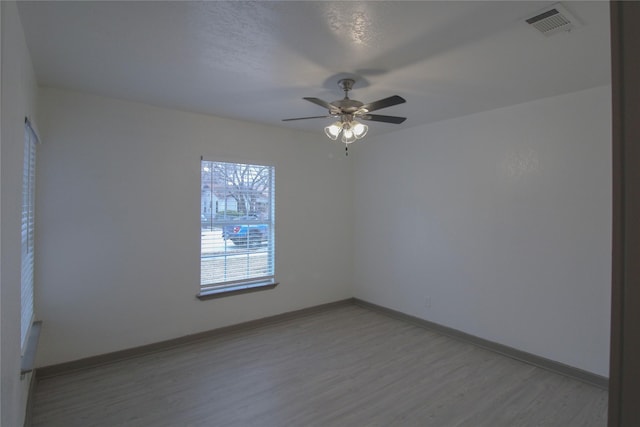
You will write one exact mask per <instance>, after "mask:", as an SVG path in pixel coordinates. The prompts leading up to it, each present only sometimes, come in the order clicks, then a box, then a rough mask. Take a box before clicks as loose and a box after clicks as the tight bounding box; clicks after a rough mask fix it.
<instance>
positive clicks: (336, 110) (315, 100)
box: [302, 98, 340, 114]
mask: <svg viewBox="0 0 640 427" xmlns="http://www.w3.org/2000/svg"><path fill="white" fill-rule="evenodd" d="M302 99H305V100H307V101H309V102H313V103H314V104H316V105H319V106H321V107H324V108H326V109H327V110H329V111H330V112H331V113H332V114H333V113H339V112H340V109H339V108H337V107H336V106H335V105H331V104H329V103H328V102H327V101H323V100H322V99H318V98H302Z"/></svg>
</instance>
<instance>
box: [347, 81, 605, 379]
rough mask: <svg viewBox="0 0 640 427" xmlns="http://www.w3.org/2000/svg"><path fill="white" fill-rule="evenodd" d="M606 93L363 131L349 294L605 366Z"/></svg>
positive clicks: (582, 364) (574, 361) (556, 356)
mask: <svg viewBox="0 0 640 427" xmlns="http://www.w3.org/2000/svg"><path fill="white" fill-rule="evenodd" d="M610 93H611V90H610V87H599V88H594V89H590V90H586V91H582V92H578V93H574V94H569V95H564V96H558V97H553V98H547V99H542V100H538V101H534V102H529V103H525V104H521V105H516V106H512V107H508V108H502V109H498V110H493V111H488V112H483V113H479V114H474V115H471V116H466V117H461V118H457V119H454V120H449V121H444V122H438V123H434V124H430V125H426V126H422V127H416V128H409V129H406V130H404V131H401V132H396V133H393V134H390V135H387V136H381V137H378V138H375V137H369V136H368V137H367V140H366V142H365V143H366V145H367V147H366V150H365V149H364V147H363V149H361V150H359V152H358V156H356V157H354V158H355V161H354V181H355V187H354V194H355V239H354V241H355V260H354V262H355V267H354V268H355V271H354V275H355V284H354V294H355V296H356V297H357V298H361V299H364V300H366V301H370V302H373V303H376V304H379V305H382V306H386V307H389V308H392V309H395V310H399V311H401V312H404V313H407V314H411V315H414V316H418V317H421V318H424V319H427V320H430V321H433V322H437V323H439V324H442V325H446V326H449V327H452V328H455V329H458V330H462V331H464V332H467V333H470V334H473V335H476V336H479V337H482V338H485V339H489V340H492V341H495V342H499V343H502V344H505V345H509V346H512V347H515V348H518V349H521V350H524V351H527V352H530V353H533V354H536V355H540V356H543V357H547V358H549V359H552V360H555V361H559V362H562V363H565V364H568V365H571V366H574V367H577V368H581V369H584V370H587V371H590V372H593V373H596V374H599V375H604V376H607V375H608V356H609V310H610V307H609V304H610V282H611V279H610V270H611V266H610V257H611V243H610V242H611V231H610V229H611V213H610V211H611V175H612V171H611V110H610ZM427 297H428V298H430V308H427V307H426V304H425V299H426V298H427Z"/></svg>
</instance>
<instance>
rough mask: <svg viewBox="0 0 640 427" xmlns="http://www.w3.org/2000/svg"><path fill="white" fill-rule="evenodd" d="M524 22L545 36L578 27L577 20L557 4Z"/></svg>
mask: <svg viewBox="0 0 640 427" xmlns="http://www.w3.org/2000/svg"><path fill="white" fill-rule="evenodd" d="M525 22H526V23H527V24H529V25H531V26H532V27H533V28H535V29H536V30H538V31H540V32H541V33H542V34H544V35H545V36H551V35H553V34H557V33H560V32H564V31H571V30H573V29H574V28H576V27H578V26H579V23H578V20H577V19H576V18H575V17H574V16H573V15H571V13H569V11H568V10H567V9H566V8H564V7H563V6H562V5H561V4H559V3H558V4H555V5H553V6H551V7H549V8H546V9H544V10H542V11H540V12H539V13H538V14H537V15H536V16H533V17H531V18H528V19H526V20H525Z"/></svg>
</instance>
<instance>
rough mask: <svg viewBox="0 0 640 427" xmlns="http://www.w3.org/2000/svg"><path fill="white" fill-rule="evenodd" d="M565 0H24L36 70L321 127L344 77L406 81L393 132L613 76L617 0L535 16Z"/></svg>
mask: <svg viewBox="0 0 640 427" xmlns="http://www.w3.org/2000/svg"><path fill="white" fill-rule="evenodd" d="M551 4H553V2H525V1H514V2H505V1H502V2H483V1H472V2H420V1H412V2H399V1H372V2H315V1H303V2H291V1H282V2H281V1H273V2H270V1H260V2H244V1H229V2H226V1H215V2H182V1H181V2H151V1H142V2H134V1H129V2H99V1H92V2H75V1H74V2H58V1H55V2H29V1H21V2H19V4H18V7H19V10H20V15H21V19H22V23H23V27H24V29H25V35H26V38H27V43H28V46H29V50H30V52H31V56H32V59H33V63H34V67H35V70H36V75H37V78H38V82H39V83H40V84H41V85H44V86H54V87H62V88H68V89H75V90H81V91H86V92H91V93H97V94H101V95H106V96H111V97H116V98H123V99H129V100H134V101H140V102H145V103H149V104H153V105H159V106H164V107H170V108H178V109H182V110H187V111H196V112H202V113H207V114H213V115H216V116H221V117H229V118H236V119H242V120H249V121H253V122H259V123H267V124H273V125H277V126H285V127H289V128H294V129H302V130H307V131H312V132H320V133H322V127H323V126H324V125H325V124H327V123H329V122H330V121H331V120H329V119H325V120H323V119H315V120H307V121H296V122H287V123H283V122H282V121H281V119H283V118H289V117H299V116H317V115H322V114H324V113H325V111H324V110H323V109H322V108H321V107H319V106H317V105H314V104H311V103H309V102H306V101H304V100H302V97H304V96H307V97H318V98H321V99H324V100H327V101H333V100H336V99H339V98H341V97H342V93H341V91H340V90H339V89H338V87H337V85H336V82H337V80H338V79H339V78H340V77H344V76H347V75H349V76H355V77H356V78H357V82H356V84H355V87H354V91H353V92H352V93H351V97H352V98H355V99H358V100H360V101H363V102H365V103H366V102H371V101H374V100H377V99H380V98H384V97H387V96H391V95H395V94H398V95H400V96H402V97H404V98H405V99H407V103H406V104H403V105H399V106H394V107H391V108H388V109H384V110H380V111H379V113H380V114H387V115H400V116H406V117H408V119H407V121H406V122H404V123H403V124H401V125H395V124H381V123H374V124H373V126H371V131H374V132H376V133H385V132H389V131H393V130H396V129H401V128H403V127H410V126H417V125H420V124H424V123H429V122H433V121H438V120H443V119H447V118H452V117H457V116H462V115H466V114H470V113H473V112H477V111H482V110H487V109H493V108H498V107H502V106H506V105H512V104H517V103H521V102H525V101H529V100H532V99H537V98H543V97H547V96H552V95H557V94H562V93H568V92H572V91H576V90H581V89H586V88H590V87H594V86H598V85H604V84H608V83H609V81H610V72H609V64H610V61H609V55H610V54H609V12H608V11H609V5H608V2H606V1H592V2H564V3H563V5H564V6H565V7H566V8H567V9H568V10H569V11H570V12H572V13H573V14H574V15H575V16H576V17H577V18H578V19H579V20H580V22H581V23H582V24H583V25H582V26H581V27H580V28H577V29H575V30H573V31H572V32H570V33H563V34H559V35H556V36H552V37H545V36H543V35H541V34H538V33H536V32H535V31H534V30H533V29H531V28H529V26H528V25H526V24H525V23H524V22H523V19H524V18H527V17H530V16H531V15H533V14H535V13H536V12H537V11H539V10H541V9H543V8H544V7H546V6H548V5H551Z"/></svg>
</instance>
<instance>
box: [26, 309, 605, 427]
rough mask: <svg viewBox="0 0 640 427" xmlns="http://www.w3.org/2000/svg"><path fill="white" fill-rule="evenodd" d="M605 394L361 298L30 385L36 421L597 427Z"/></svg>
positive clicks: (56, 425) (164, 425)
mask: <svg viewBox="0 0 640 427" xmlns="http://www.w3.org/2000/svg"><path fill="white" fill-rule="evenodd" d="M606 413H607V392H606V391H605V390H602V389H599V388H597V387H594V386H591V385H588V384H585V383H582V382H580V381H577V380H574V379H571V378H568V377H565V376H562V375H559V374H555V373H553V372H550V371H547V370H544V369H542V368H538V367H535V366H532V365H528V364H526V363H523V362H520V361H517V360H514V359H511V358H509V357H506V356H503V355H500V354H497V353H494V352H492V351H489V350H486V349H482V348H480V347H476V346H474V345H472V344H468V343H465V342H461V341H458V340H455V339H453V338H450V337H447V336H444V335H441V334H438V333H435V332H432V331H429V330H426V329H423V328H420V327H418V326H415V325H412V324H409V323H406V322H403V321H400V320H396V319H393V318H390V317H388V316H385V315H383V314H380V313H377V312H375V311H371V310H368V309H366V308H362V307H358V306H355V305H353V306H347V305H345V306H339V307H332V308H329V309H327V310H324V311H319V312H315V313H309V314H306V315H304V316H301V317H298V318H295V319H289V320H284V321H281V322H278V323H272V324H267V325H264V326H260V327H256V328H254V329H251V330H237V331H230V332H229V333H227V334H224V335H218V336H214V337H210V338H207V339H202V340H200V341H197V342H192V343H189V344H185V345H182V346H179V347H175V348H171V349H166V350H163V351H159V352H156V353H153V354H148V355H144V356H140V357H136V358H131V359H128V360H122V361H118V362H114V363H112V364H108V365H103V366H99V367H95V368H91V369H85V370H81V371H76V372H71V373H68V374H64V375H60V376H55V377H50V378H44V379H41V380H40V381H38V383H37V385H36V392H35V396H34V404H33V426H34V427H75V426H78V427H80V426H81V427H116V426H127V427H147V426H149V427H151V426H153V427H190V426H193V427H196V426H199V427H204V426H224V427H227V426H230V427H235V426H237V427H251V426H256V427H282V426H292V427H296V426H305V427H306V426H318V427H320V426H322V427H332V426H336V427H339V426H349V427H352V426H384V427H388V426H409V427H411V426H434V427H449V426H451V427H453V426H466V427H483V426H487V427H501V426H504V427H517V426H558V427H571V426H576V427H578V426H579V427H583V426H584V427H602V426H605V425H606Z"/></svg>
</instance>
